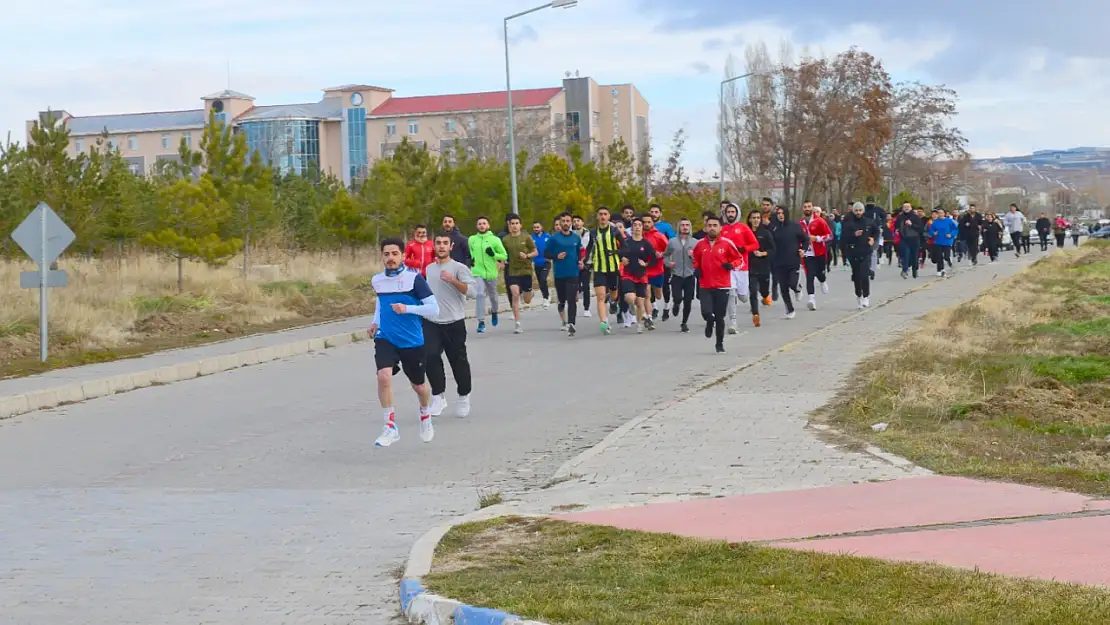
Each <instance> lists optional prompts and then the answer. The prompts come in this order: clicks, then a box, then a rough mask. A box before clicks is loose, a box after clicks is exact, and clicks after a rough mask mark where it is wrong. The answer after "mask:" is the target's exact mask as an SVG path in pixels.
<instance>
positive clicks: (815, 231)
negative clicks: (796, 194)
mask: <svg viewBox="0 0 1110 625" xmlns="http://www.w3.org/2000/svg"><path fill="white" fill-rule="evenodd" d="M802 228H805V230H806V232H809V245H810V249H811V250H812V251H813V255H814V256H818V257H820V256H826V255H827V254H828V250H826V248H825V242H826V241H831V240H832V238H833V233H832V229H830V228H829V224H828V222H827V221H825V220H824V219H822V218H820V217H818V216H816V215H814V216H813V218H812V219H810V220H809V221H808V222H807V221H806V220H804V219H803V220H802Z"/></svg>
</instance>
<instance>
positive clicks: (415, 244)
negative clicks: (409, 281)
mask: <svg viewBox="0 0 1110 625" xmlns="http://www.w3.org/2000/svg"><path fill="white" fill-rule="evenodd" d="M435 259H436V247H435V243H433V242H432V240H431V239H425V240H424V242H423V243H421V242H419V241H415V240H413V241H409V243H408V245H406V246H405V266H406V267H408V268H410V269H415V270H417V271H419V272H420V275H422V276H424V277H427V276H428V265H430V264H432V263H433V262H435Z"/></svg>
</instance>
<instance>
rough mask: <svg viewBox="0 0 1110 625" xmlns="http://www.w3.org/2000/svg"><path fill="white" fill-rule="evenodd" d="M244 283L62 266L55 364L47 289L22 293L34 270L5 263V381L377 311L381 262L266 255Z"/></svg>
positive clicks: (73, 262) (78, 263) (225, 273)
mask: <svg viewBox="0 0 1110 625" xmlns="http://www.w3.org/2000/svg"><path fill="white" fill-rule="evenodd" d="M256 258H257V261H256V264H255V265H254V267H253V269H252V271H251V273H250V275H249V276H248V277H247V278H244V277H243V276H242V274H241V273H240V267H239V265H238V264H237V261H235V260H233V261H232V262H231V263H230V264H229V265H228V266H226V267H218V268H213V267H207V266H204V265H199V264H194V263H189V264H187V265H186V267H185V272H184V275H185V285H184V286H185V288H184V292H183V293H178V292H177V267H176V265H175V264H174V263H170V262H166V261H164V260H162V259H159V258H157V257H154V256H145V255H144V256H133V257H129V258H125V259H123V260H121V261H115V260H106V261H100V260H93V261H84V260H77V259H63V261H61V263H60V268H61V269H64V270H66V271H67V272H68V273H69V276H70V284H69V286H67V287H65V288H60V289H51V291H50V356H51V357H50V360H49V361H47V362H45V363H42V362H39V359H38V350H39V344H38V291H37V290H35V289H20V288H19V275H18V274H19V272H20V271H29V270H30V269H31V267H30V266H29V265H26V264H20V263H14V262H7V263H0V378H6V377H17V376H22V375H31V374H34V373H41V372H43V371H48V370H51V369H58V368H64V367H71V366H78V365H84V364H93V363H98V362H108V361H112V360H118V359H121V358H131V357H136V356H141V355H143V354H148V353H151V352H155V351H159V350H164V349H172V348H178V347H192V346H196V345H201V344H204V343H210V342H214V341H219V340H224V339H229V338H235V337H238V336H244V335H248V334H256V333H259V332H271V331H276V330H285V329H289V328H293V327H297V326H303V325H309V324H313V323H320V322H324V321H332V320H335V319H342V318H346V317H355V316H360V315H366V314H370V312H371V311H372V305H373V304H372V303H373V300H374V298H373V293H372V289H371V288H370V286H369V277H370V276H371V275H373V273H375V272H376V271H377V270H378V269H379V264H378V262H377V260H376V256H375V255H373V254H371V253H366V254H363V255H361V256H354V257H352V255H351V254H349V253H346V254H343V255H338V254H330V255H302V256H297V257H283V256H280V255H277V254H272V255H270V257H269V258H265V257H263V256H261V255H259V256H257V257H256Z"/></svg>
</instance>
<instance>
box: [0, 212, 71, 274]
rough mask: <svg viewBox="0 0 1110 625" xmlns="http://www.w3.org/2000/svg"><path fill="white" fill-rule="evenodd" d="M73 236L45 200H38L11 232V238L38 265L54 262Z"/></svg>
mask: <svg viewBox="0 0 1110 625" xmlns="http://www.w3.org/2000/svg"><path fill="white" fill-rule="evenodd" d="M75 238H77V236H76V235H75V234H73V231H72V230H70V229H69V226H67V225H66V224H65V222H63V221H62V218H61V217H58V214H57V213H55V212H54V210H53V209H52V208H50V207H49V206H48V205H47V204H46V202H40V203H39V205H38V206H37V207H36V208H35V210H33V211H31V214H30V215H28V216H27V219H24V220H23V223H21V224H19V227H18V228H16V229H15V232H12V239H13V240H15V242H16V243H18V244H19V247H21V248H23V251H24V252H27V255H28V256H30V257H31V260H33V261H35V264H36V265H39V266H40V267H41V266H42V265H46V266H47V267H49V266H50V265H52V264H54V261H55V260H58V257H59V256H61V255H62V252H64V251H65V250H66V248H67V247H69V244H70V243H73V240H74V239H75Z"/></svg>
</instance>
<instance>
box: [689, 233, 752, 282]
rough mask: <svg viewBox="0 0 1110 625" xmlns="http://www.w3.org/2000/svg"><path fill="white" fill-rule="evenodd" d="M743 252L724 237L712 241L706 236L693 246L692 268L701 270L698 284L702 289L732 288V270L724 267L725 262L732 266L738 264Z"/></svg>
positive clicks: (737, 265)
mask: <svg viewBox="0 0 1110 625" xmlns="http://www.w3.org/2000/svg"><path fill="white" fill-rule="evenodd" d="M741 258H743V254H741V253H740V250H738V249H737V248H736V244H735V243H733V242H732V241H731V240H729V239H726V238H725V237H717V240H716V241H714V242H713V243H710V242H709V237H706V238H704V239H702V240H700V241H698V244H697V245H695V246H694V269H696V270H698V271H700V272H701V277H700V278H698V286H699V287H700V288H703V289H730V288H732V270H731V269H725V268H724V266H723V265H725V264H726V263H728V264H730V265H732V267H733V268H734V269H735V268H738V267H739V266H740V259H741Z"/></svg>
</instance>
